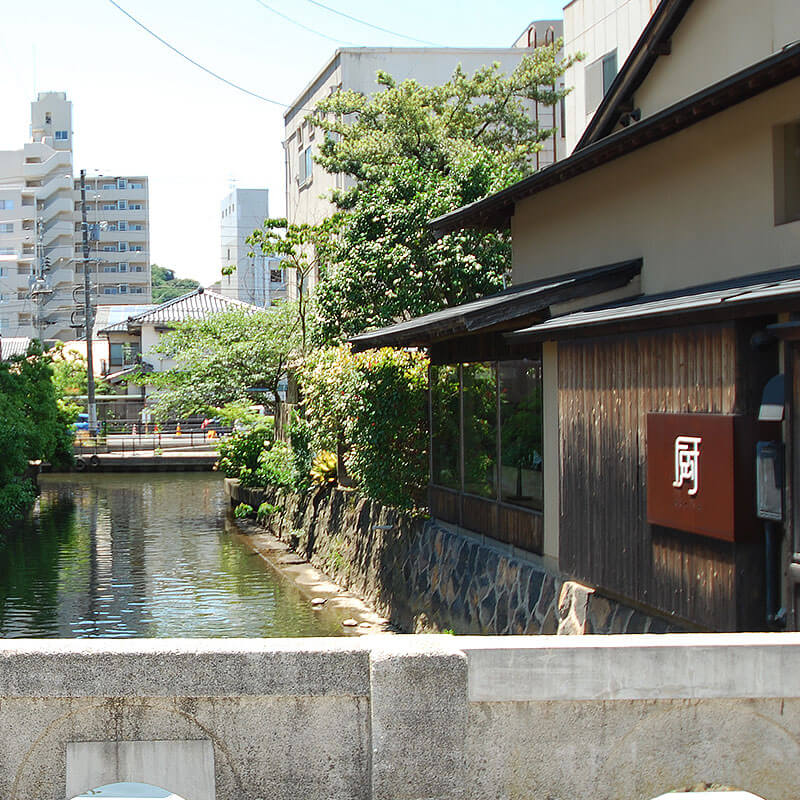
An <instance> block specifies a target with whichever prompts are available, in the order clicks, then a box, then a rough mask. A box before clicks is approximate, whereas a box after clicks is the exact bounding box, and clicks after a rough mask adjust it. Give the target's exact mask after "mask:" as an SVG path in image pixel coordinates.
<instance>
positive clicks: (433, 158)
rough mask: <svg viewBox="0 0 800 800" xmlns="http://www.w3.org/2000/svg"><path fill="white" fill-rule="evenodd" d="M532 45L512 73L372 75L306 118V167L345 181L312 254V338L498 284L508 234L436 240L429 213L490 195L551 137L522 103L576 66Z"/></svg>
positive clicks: (551, 99)
mask: <svg viewBox="0 0 800 800" xmlns="http://www.w3.org/2000/svg"><path fill="white" fill-rule="evenodd" d="M559 47H560V42H557V43H556V44H555V45H553V46H552V47H540V48H537V49H536V50H535V51H534V52H533V53H531V54H530V55H528V56H526V57H525V58H523V59H522V61H521V62H520V64H519V66H518V67H517V69H515V70H514V72H513V73H511V74H510V75H504V74H502V73H501V72H500V71H499V67H498V65H493V66H491V67H484V68H482V69H480V70H478V71H477V72H476V73H475V74H474V75H472V76H468V75H467V74H466V73H464V71H463V70H462V69H461V68H460V67H459V68H458V69H457V70H456V71H455V72H454V74H453V76H452V77H451V79H450V80H449V81H447V82H446V83H445V84H443V85H442V86H435V87H424V86H420V85H419V84H417V83H416V82H415V81H413V80H407V81H403V82H402V83H399V84H398V83H396V82H395V81H394V80H393V79H392V78H391V77H390V76H389V75H387V74H385V73H379V74H378V84H379V85H381V86H382V87H383V91H380V92H378V93H376V94H374V95H371V96H367V95H364V94H362V93H360V92H353V91H345V92H337V93H335V94H333V95H331V96H330V97H329V98H326V99H325V100H323V101H321V102H320V103H318V104H317V107H316V111H315V113H313V114H312V115H310V116H309V117H308V120H309V121H310V122H311V123H312V124H314V125H316V126H317V127H319V128H321V129H322V131H323V132H324V133H325V139H324V141H323V144H322V146H321V147H320V150H319V153H318V154H317V156H316V161H317V162H318V163H319V164H320V165H322V167H323V168H324V169H325V170H326V171H328V172H330V173H344V174H346V175H349V176H350V177H351V178H353V179H354V181H355V185H354V186H353V187H352V188H349V189H347V190H342V191H337V192H334V194H333V200H334V202H335V203H336V205H337V206H338V208H339V210H340V214H339V216H338V218H337V220H336V221H335V223H329V225H330V226H331V229H329V230H328V232H327V233H328V236H327V237H325V239H324V247H323V248H322V250H321V251H320V248H319V247H318V248H317V251H318V258H319V261H320V264H321V269H322V274H323V279H322V281H321V283H320V285H319V288H318V291H317V303H318V308H319V327H318V329H317V335H318V337H319V341H337V340H339V339H341V338H345V337H347V336H350V335H353V334H356V333H360V332H361V331H363V330H364V329H366V328H368V327H375V326H380V325H386V324H390V323H392V322H395V321H397V320H399V319H408V318H410V317H413V316H418V315H420V314H424V313H427V312H430V311H435V310H438V309H440V308H442V307H444V306H446V305H453V304H458V303H464V302H467V301H469V300H473V299H475V298H477V297H480V296H482V295H484V294H486V293H490V292H493V291H497V290H499V289H501V288H502V287H503V281H504V278H505V277H506V275H507V274H508V272H509V268H510V240H509V236H508V234H507V232H498V233H489V234H487V233H486V232H483V231H459V232H456V233H452V234H448V235H447V236H445V237H443V238H442V239H439V240H438V241H437V240H435V239H434V237H433V236H432V234H431V233H430V232H429V231H428V229H427V227H426V224H427V223H428V222H430V220H432V219H433V218H435V217H437V216H440V215H442V214H445V213H447V212H449V211H452V210H453V209H455V208H458V207H460V206H463V205H466V204H468V203H471V202H474V201H475V200H478V199H480V198H482V197H484V196H486V195H487V194H490V193H492V192H496V191H498V190H500V189H502V188H504V187H506V186H508V185H509V184H511V183H513V182H514V181H517V180H519V179H521V178H522V177H524V176H525V175H527V174H529V173H530V172H531V171H532V170H533V165H534V156H535V153H536V152H537V151H538V150H540V149H541V147H542V145H543V142H544V141H545V140H546V139H547V138H548V137H549V136H551V135H552V133H553V131H552V130H549V129H544V128H540V127H539V125H538V123H537V122H536V121H535V120H534V119H533V118H532V116H531V114H530V112H529V108H528V107H526V105H525V104H526V103H529V102H530V101H536V102H539V103H544V104H547V105H555V104H556V103H558V102H559V101H560V99H561V98H562V97H563V96H564V94H565V92H562V91H554V90H553V89H552V88H548V87H553V86H555V84H556V82H557V79H558V78H559V77H560V76H561V75H563V73H564V71H565V70H566V69H567V67H569V66H570V65H571V64H572V63H573V61H574V59H572V58H566V59H563V60H562V61H561V62H559V63H557V62H556V54H557V52H558V49H559Z"/></svg>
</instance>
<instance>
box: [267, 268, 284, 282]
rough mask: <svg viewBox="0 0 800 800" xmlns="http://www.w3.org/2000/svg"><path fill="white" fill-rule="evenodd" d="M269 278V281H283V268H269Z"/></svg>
mask: <svg viewBox="0 0 800 800" xmlns="http://www.w3.org/2000/svg"><path fill="white" fill-rule="evenodd" d="M269 280H270V283H283V270H282V269H271V270H270V271H269Z"/></svg>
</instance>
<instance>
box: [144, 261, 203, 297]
mask: <svg viewBox="0 0 800 800" xmlns="http://www.w3.org/2000/svg"><path fill="white" fill-rule="evenodd" d="M150 271H151V275H152V280H153V302H154V303H166V302H167V300H174V299H175V298H176V297H183V295H185V294H188V293H189V292H191V291H194V290H195V289H196V288H197V287H198V286H200V284H199V283H198V282H197V281H195V280H192V279H191V278H176V277H175V272H174V271H173V270H171V269H165V268H164V267H159V266H158V264H153V265H152V266H151V267H150Z"/></svg>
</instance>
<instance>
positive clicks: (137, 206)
mask: <svg viewBox="0 0 800 800" xmlns="http://www.w3.org/2000/svg"><path fill="white" fill-rule="evenodd" d="M124 202H125V201H124V200H120V203H124ZM120 208H122V206H120ZM128 208H129V209H130V210H131V211H141V210H142V204H141V203H131V204H130V205H129V206H128Z"/></svg>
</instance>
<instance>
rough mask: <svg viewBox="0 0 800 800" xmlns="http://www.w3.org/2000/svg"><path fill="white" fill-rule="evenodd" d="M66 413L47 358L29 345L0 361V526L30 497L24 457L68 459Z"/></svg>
mask: <svg viewBox="0 0 800 800" xmlns="http://www.w3.org/2000/svg"><path fill="white" fill-rule="evenodd" d="M69 422H70V420H69V417H68V414H67V412H65V411H64V409H62V408H61V407H60V406H59V404H58V402H57V399H56V391H55V387H54V384H53V369H52V365H51V357H50V356H49V355H48V354H43V353H42V351H41V349H40V348H39V347H38V345H36V344H34V345H32V346H31V348H30V349H29V351H28V354H27V356H20V357H17V358H13V359H11V360H10V361H8V362H2V363H0V452H2V454H3V457H2V458H0V530H2V529H4V528H6V527H8V526H9V525H10V524H11V523H13V522H14V521H15V520H17V519H19V518H20V517H22V515H23V514H24V513H25V512H26V511H27V509H28V508H29V507H30V505H31V504H32V503H33V499H34V497H35V494H34V489H33V485H32V483H31V481H30V480H28V479H27V478H26V477H25V471H26V470H27V468H28V463H29V461H36V460H40V459H41V460H43V461H51V462H52V463H54V465H56V466H64V465H65V464H66V463H67V462H68V461H69V460H70V458H71V452H72V434H71V431H70V428H69Z"/></svg>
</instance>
